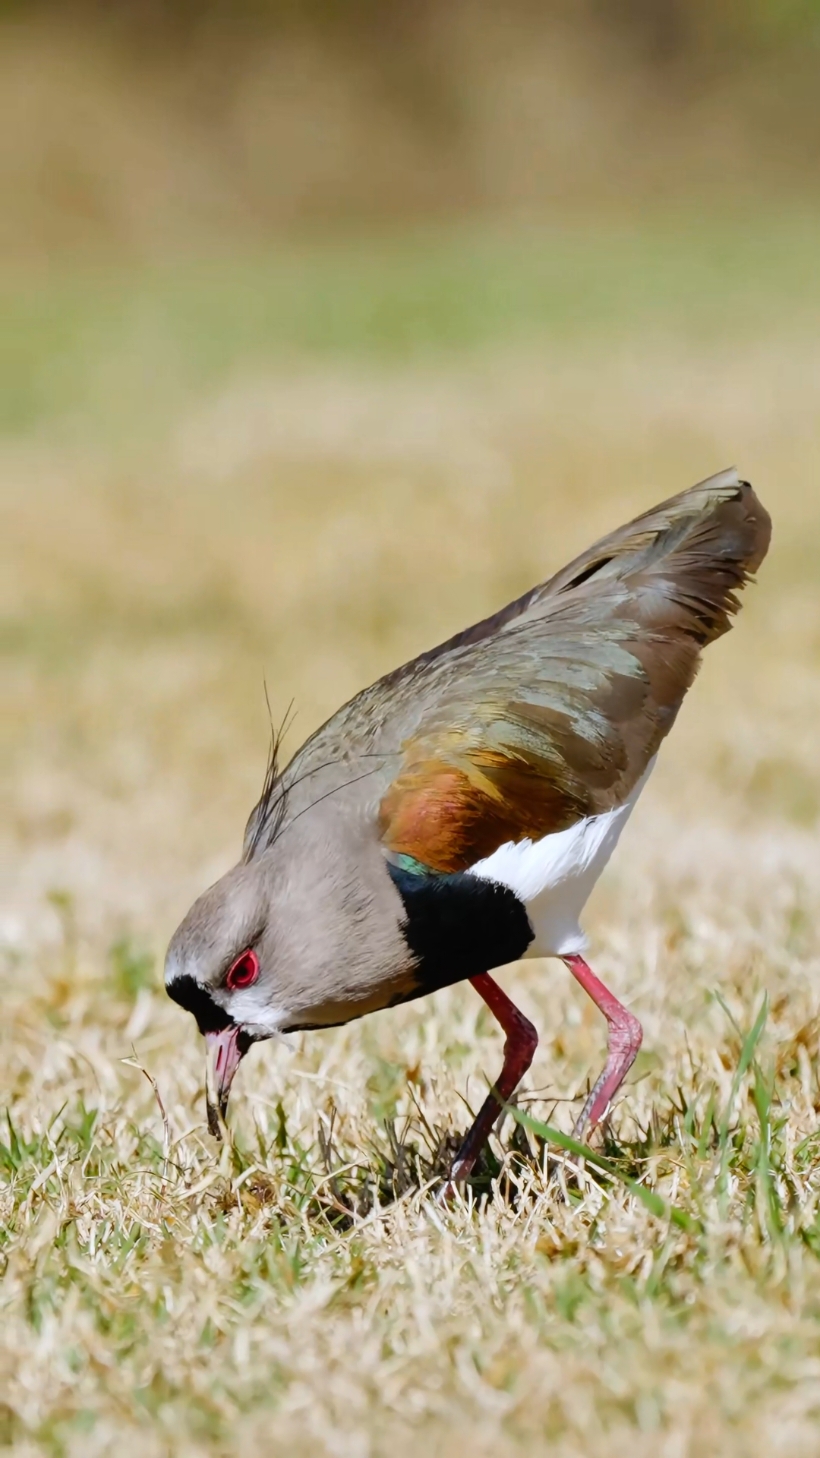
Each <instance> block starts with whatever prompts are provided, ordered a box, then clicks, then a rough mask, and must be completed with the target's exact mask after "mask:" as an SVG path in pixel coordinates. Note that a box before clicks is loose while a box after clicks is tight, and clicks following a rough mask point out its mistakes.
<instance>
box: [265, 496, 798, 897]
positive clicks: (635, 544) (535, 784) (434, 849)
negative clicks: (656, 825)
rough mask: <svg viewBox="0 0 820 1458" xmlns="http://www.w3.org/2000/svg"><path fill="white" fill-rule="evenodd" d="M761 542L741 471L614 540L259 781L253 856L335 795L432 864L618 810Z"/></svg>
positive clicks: (395, 678) (356, 708)
mask: <svg viewBox="0 0 820 1458" xmlns="http://www.w3.org/2000/svg"><path fill="white" fill-rule="evenodd" d="M769 536H770V522H769V518H768V515H767V513H766V512H765V510H764V509H763V507H762V506H761V505H760V502H759V501H758V500H757V497H756V496H755V494H754V492H753V490H752V488H751V486H749V485H748V484H747V483H745V482H742V481H740V480H739V479H738V476H737V473H736V472H735V471H725V472H723V473H721V475H719V476H714V477H712V478H711V479H710V480H708V481H704V482H702V483H701V484H700V485H698V486H695V487H693V488H692V489H691V490H689V491H685V492H683V493H681V494H680V495H679V496H675V497H673V498H672V499H671V500H669V501H667V502H664V503H663V504H662V505H661V506H658V507H656V508H655V509H654V510H653V511H650V512H647V513H646V514H645V515H643V516H640V517H638V518H637V519H636V520H635V521H633V522H631V523H629V524H628V525H627V526H624V527H622V528H620V529H619V530H618V531H616V532H613V533H611V535H610V536H608V537H605V538H603V540H601V541H600V542H598V543H596V545H595V546H594V547H592V548H590V550H589V551H587V552H585V553H584V554H583V555H582V556H580V557H578V558H576V560H575V561H574V562H572V563H570V564H569V566H568V567H565V568H564V569H563V570H562V571H561V572H559V573H557V574H556V575H555V576H554V577H552V578H551V579H550V580H549V581H547V582H545V583H543V584H541V585H540V586H538V587H535V588H533V589H532V591H530V592H528V593H527V594H526V595H525V596H524V597H522V598H520V599H519V600H518V601H517V602H514V603H511V604H510V605H509V606H508V607H506V608H504V609H503V610H502V611H501V612H499V613H497V614H495V615H494V616H493V617H490V618H487V619H486V620H484V621H483V622H481V623H478V624H476V625H475V626H474V627H472V628H468V629H467V630H466V631H465V632H463V633H460V634H458V635H457V636H456V637H454V638H451V639H450V640H448V642H446V643H443V644H441V645H440V646H439V647H438V648H435V649H433V650H431V651H430V652H428V653H424V654H422V655H421V656H420V657H419V658H416V659H414V660H413V661H412V662H411V663H408V664H406V665H404V667H402V668H400V669H397V670H395V671H394V672H393V673H391V674H388V675H387V676H386V677H385V678H383V679H380V680H379V681H378V682H377V683H375V684H373V685H372V686H371V687H370V688H368V689H365V690H364V691H363V692H362V693H361V694H359V695H358V696H357V697H356V698H355V699H352V700H351V701H350V703H349V704H346V705H345V706H344V707H343V708H342V709H340V710H339V712H338V713H337V714H336V715H334V717H333V718H332V719H330V720H329V721H328V723H327V724H325V725H324V726H323V728H321V729H320V730H318V731H317V733H316V734H315V735H313V736H312V738H311V739H310V740H308V742H307V743H306V744H305V745H304V747H303V748H302V749H301V750H300V751H299V752H298V754H297V755H296V756H295V758H294V759H293V760H292V761H291V764H290V765H289V766H288V768H287V769H286V770H285V771H284V773H283V774H282V775H278V774H274V775H272V776H271V777H270V779H269V782H268V784H267V785H266V793H265V794H264V795H263V799H262V800H261V801H260V803H259V805H258V806H257V807H256V809H255V811H254V812H253V815H252V816H251V819H250V821H249V823H248V829H247V832H246V856H251V855H254V854H257V853H258V852H259V850H260V849H262V848H264V846H265V845H266V844H269V843H270V840H271V838H272V837H273V836H275V835H276V834H280V833H282V832H283V831H284V829H285V827H286V826H287V824H288V823H289V821H290V820H292V819H293V817H294V816H295V815H298V814H302V813H306V812H308V811H311V812H312V813H317V812H318V810H319V806H320V805H321V803H323V801H324V799H325V798H326V797H327V796H330V795H333V796H349V797H351V800H353V801H355V802H356V803H357V804H358V805H359V806H362V807H364V808H366V809H367V810H369V811H371V812H372V813H373V815H374V816H375V817H376V819H377V823H378V827H379V831H380V834H381V837H382V840H383V842H384V845H385V847H386V848H387V849H388V850H389V851H391V852H393V853H394V854H395V855H398V856H404V857H409V858H411V859H412V860H413V861H414V862H419V863H421V864H422V865H424V866H426V867H429V868H431V869H434V870H437V871H460V870H465V869H468V868H469V867H470V866H472V865H474V864H475V862H476V861H478V860H480V859H481V858H482V857H485V856H488V855H490V854H492V852H493V851H494V850H495V849H496V848H497V847H498V846H500V845H502V844H505V843H507V842H509V841H518V840H521V839H524V838H529V839H532V840H537V839H539V838H541V837H542V836H544V835H547V834H550V833H551V832H553V831H557V830H564V829H567V828H568V827H569V826H571V825H573V824H575V823H576V822H577V821H578V820H579V819H582V818H585V817H587V816H589V815H596V814H600V813H601V812H603V811H606V810H611V809H613V808H615V807H616V806H618V805H620V804H623V802H624V801H625V800H626V799H627V797H628V796H629V795H630V792H631V791H632V790H633V789H634V787H635V785H636V784H637V782H638V781H639V779H640V778H641V776H642V774H643V773H644V770H645V769H646V766H647V764H648V763H649V761H650V759H651V758H652V757H653V755H654V754H655V753H656V752H657V749H658V747H659V745H660V743H661V740H662V739H663V738H664V736H665V735H666V734H667V733H668V731H669V729H670V727H671V725H672V723H673V722H674V718H675V715H676V713H677V711H678V708H679V707H680V703H681V701H682V699H683V696H684V694H685V692H686V690H687V688H688V687H689V685H690V683H691V682H692V679H693V677H694V675H695V672H696V670H697V666H698V662H699V658H700V654H701V651H702V649H703V648H704V647H705V646H706V645H707V644H709V643H711V642H712V641H713V640H714V639H715V638H718V637H720V635H721V634H722V633H724V632H726V630H727V629H728V628H729V626H730V620H731V616H732V614H733V613H734V612H735V611H736V610H737V607H738V600H737V595H736V594H737V592H738V590H739V589H740V588H742V587H743V585H744V583H745V582H746V581H747V579H748V577H749V575H750V574H751V573H753V572H754V571H755V570H756V568H757V567H758V566H759V564H760V562H761V561H762V560H763V558H764V556H765V554H766V550H767V548H768V544H769Z"/></svg>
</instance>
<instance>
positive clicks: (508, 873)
mask: <svg viewBox="0 0 820 1458" xmlns="http://www.w3.org/2000/svg"><path fill="white" fill-rule="evenodd" d="M654 763H655V761H654V759H652V760H650V762H649V764H648V765H647V767H646V770H645V771H644V774H643V775H642V776H641V778H640V780H639V781H638V783H637V785H636V786H635V788H634V790H633V791H632V794H631V795H630V796H629V798H628V799H627V800H625V801H624V803H623V805H619V806H618V807H617V809H615V810H608V811H607V812H606V814H604V815H590V816H589V817H588V819H586V820H579V821H578V823H577V824H576V825H571V826H570V828H569V830H559V831H556V832H555V833H554V834H553V835H545V836H544V837H543V839H542V840H519V841H512V840H510V841H507V842H506V844H505V845H500V846H499V847H498V850H496V851H493V853H492V855H491V856H487V857H486V858H485V859H484V860H482V861H478V862H477V863H476V865H474V866H471V867H470V874H471V875H473V876H480V877H481V879H482V880H485V881H497V882H499V883H500V884H501V885H502V886H509V888H510V890H511V891H514V892H515V894H516V896H517V897H518V898H519V900H520V901H523V903H524V905H525V906H526V908H527V915H528V917H529V919H530V923H531V925H532V929H533V931H534V933H535V936H534V938H533V941H532V944H531V945H530V947H529V949H528V951H527V956H528V957H566V956H569V955H571V954H572V953H573V952H582V951H583V950H584V947H585V946H586V937H585V936H584V933H583V932H582V931H581V926H580V918H581V912H582V911H583V909H584V907H585V906H586V903H587V901H588V900H589V897H590V895H591V893H592V889H593V887H594V885H595V883H596V881H597V880H598V877H599V876H600V875H601V872H602V871H603V869H604V867H605V865H606V864H607V861H608V860H609V858H610V856H611V855H612V852H613V851H614V849H615V847H616V845H617V844H618V840H619V838H620V834H621V831H622V830H623V828H624V826H625V825H626V822H627V820H628V819H629V816H630V814H631V812H632V809H633V807H634V805H635V801H636V800H637V798H638V796H639V794H640V793H641V790H642V789H643V787H644V785H645V784H646V781H647V780H648V778H649V775H650V774H651V772H652V768H653V765H654Z"/></svg>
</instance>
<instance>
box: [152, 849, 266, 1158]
mask: <svg viewBox="0 0 820 1458" xmlns="http://www.w3.org/2000/svg"><path fill="white" fill-rule="evenodd" d="M273 937H274V932H273V926H272V919H271V916H270V895H269V890H268V877H267V875H266V866H265V858H264V857H261V858H260V859H258V860H254V861H251V862H249V863H243V864H240V865H238V866H235V867H234V868H233V870H231V871H229V872H228V873H227V875H225V876H223V877H222V878H221V880H219V881H217V882H216V884H215V885H213V886H211V887H210V888H209V889H208V890H207V891H206V892H204V894H203V895H202V896H200V897H199V899H198V900H197V901H195V902H194V904H193V906H192V907H191V909H190V911H189V912H188V914H187V916H186V917H185V919H184V921H183V922H182V923H181V924H180V926H179V927H178V928H177V930H176V931H175V932H174V935H173V937H172V938H171V942H170V945H169V947H168V953H167V956H166V959H165V988H166V991H167V993H168V995H169V997H172V998H173V1000H174V1002H177V1003H179V1005H180V1007H184V1008H185V1009H186V1010H187V1011H188V1012H190V1013H192V1014H193V1016H194V1017H195V1018H196V1022H197V1026H198V1028H199V1031H200V1033H202V1035H203V1037H204V1038H205V1042H206V1048H207V1072H206V1095H207V1107H208V1125H209V1127H210V1129H211V1132H212V1133H213V1134H217V1135H218V1134H219V1128H220V1125H219V1116H220V1115H221V1117H222V1118H223V1119H224V1116H225V1112H226V1109H227V1107H228V1095H229V1093H230V1088H231V1083H232V1081H233V1077H234V1074H235V1073H236V1070H237V1068H238V1067H239V1064H240V1062H241V1060H242V1058H243V1057H244V1055H245V1054H246V1053H247V1051H248V1049H249V1048H250V1046H251V1044H252V1043H256V1042H259V1041H260V1040H261V1039H264V1038H272V1037H274V1036H275V1035H276V1033H278V1032H279V1030H280V1028H281V1026H282V1022H283V1018H284V1015H283V1011H282V1008H281V1006H279V1005H278V1002H277V985H276V977H275V973H274V965H275V957H274V948H273Z"/></svg>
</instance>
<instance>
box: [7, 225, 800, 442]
mask: <svg viewBox="0 0 820 1458" xmlns="http://www.w3.org/2000/svg"><path fill="white" fill-rule="evenodd" d="M817 238H818V217H817V216H816V215H814V214H813V213H812V212H810V211H795V210H792V211H791V212H788V213H780V214H776V215H773V216H771V217H769V218H767V219H762V220H750V219H748V218H739V217H735V218H732V217H723V218H722V219H720V218H718V219H715V218H712V219H711V220H710V222H709V225H708V226H704V225H703V224H702V223H701V222H700V221H699V220H696V219H686V220H682V219H680V218H677V219H668V218H667V219H662V218H655V219H650V218H646V219H645V220H644V222H643V224H642V225H641V226H637V225H635V226H633V227H631V228H626V227H621V228H615V227H611V226H610V227H609V228H608V229H607V231H606V233H605V234H604V235H603V236H602V234H601V230H600V229H599V228H598V227H595V226H583V227H574V228H570V227H567V228H564V229H558V228H554V229H550V230H547V229H543V228H529V229H522V228H519V229H507V230H501V229H496V230H489V231H488V230H487V229H486V228H471V227H467V226H462V227H460V228H451V229H448V230H417V231H416V232H415V233H412V234H410V235H403V236H402V237H399V238H395V239H393V240H389V239H388V240H385V239H382V240H381V241H379V242H378V243H365V242H362V243H348V244H344V245H343V244H340V243H339V242H338V241H335V242H331V243H328V244H326V245H320V244H313V245H310V246H307V245H301V246H299V247H296V246H287V245H284V244H282V245H279V246H278V247H271V248H270V249H268V250H265V251H248V252H245V253H243V254H240V255H237V254H236V253H234V254H233V255H230V256H225V257H213V258H210V259H205V258H203V259H198V260H192V259H188V260H186V261H181V260H174V261H170V262H169V263H167V264H165V265H152V266H147V265H137V264H133V263H132V264H129V265H125V264H123V265H120V266H118V267H114V266H110V267H108V268H106V269H103V270H100V269H99V268H97V269H87V270H82V269H79V270H78V269H77V268H66V269H64V270H57V271H54V272H52V273H51V274H49V275H48V276H38V277H36V278H31V279H29V280H28V282H26V283H21V281H20V279H19V278H17V277H15V278H14V279H13V281H11V282H6V284H5V285H4V284H3V281H2V278H0V313H2V316H3V318H4V320H5V321H6V323H5V327H4V329H3V331H2V332H0V429H2V430H3V431H4V432H5V433H7V434H11V435H17V434H23V433H29V432H32V431H38V430H40V431H42V430H52V429H55V428H58V429H59V430H60V431H62V432H63V433H65V432H66V431H68V432H69V433H70V432H71V430H72V429H77V430H79V431H82V422H83V419H84V418H86V417H87V416H90V417H92V418H93V419H94V420H95V422H96V428H97V430H99V429H100V428H102V429H103V432H105V430H106V429H107V430H109V431H110V432H112V433H113V434H115V435H116V434H118V433H119V432H120V431H122V430H125V431H129V430H132V429H134V428H137V429H138V430H139V431H140V432H141V433H144V432H145V430H146V429H147V428H150V426H151V424H152V423H153V424H154V425H156V426H158V427H161V425H162V423H163V421H164V420H166V419H168V418H169V417H170V415H171V414H172V413H173V412H174V411H175V410H176V409H177V408H178V407H179V406H180V405H182V404H184V403H185V401H186V399H187V398H188V397H189V396H195V395H197V394H199V393H201V392H202V391H208V390H211V389H214V388H217V387H219V386H220V385H222V384H224V383H225V382H226V381H227V380H229V379H230V378H231V376H232V375H233V374H235V373H236V372H238V371H241V372H242V373H243V375H244V374H247V373H248V372H251V373H253V372H258V371H260V370H264V369H265V368H266V367H268V368H271V367H277V366H280V365H282V364H283V363H285V362H287V361H288V360H293V359H294V358H299V357H307V358H311V359H316V358H323V357H330V358H334V357H348V358H349V359H351V360H355V359H356V358H358V359H360V360H364V361H367V360H383V361H389V360H393V361H408V360H413V359H414V358H417V357H429V356H430V355H431V354H432V355H434V354H436V353H442V352H450V353H452V352H460V351H466V350H475V349H481V348H483V347H484V346H491V345H493V344H497V343H499V342H502V343H503V342H507V341H509V342H515V343H524V344H528V343H530V344H537V343H541V342H544V341H548V340H549V339H551V338H556V339H560V340H566V339H567V338H569V337H575V338H578V337H579V336H581V337H583V336H584V335H585V334H587V335H589V334H590V333H593V334H594V333H595V332H596V331H605V332H606V333H607V336H608V337H609V338H610V339H611V338H612V336H613V334H617V333H619V332H621V333H623V335H624V337H628V336H629V335H630V333H633V332H635V331H637V333H638V334H639V335H643V337H646V333H647V330H649V331H650V332H652V333H659V334H663V333H665V332H666V333H672V332H674V334H675V335H676V337H678V338H681V339H685V338H686V337H690V338H691V337H693V336H695V337H708V338H712V339H715V338H718V337H720V336H721V335H726V334H731V335H732V336H733V337H734V339H735V340H738V339H741V340H742V339H743V338H744V337H748V338H752V337H753V336H754V335H755V334H757V333H759V332H760V331H766V330H768V329H771V328H772V327H775V326H777V325H778V323H783V322H785V321H788V322H789V323H790V324H792V323H793V324H799V325H802V326H804V327H805V328H806V329H811V328H812V327H813V328H815V329H816V327H817V324H818V322H820V270H819V269H818V267H817Z"/></svg>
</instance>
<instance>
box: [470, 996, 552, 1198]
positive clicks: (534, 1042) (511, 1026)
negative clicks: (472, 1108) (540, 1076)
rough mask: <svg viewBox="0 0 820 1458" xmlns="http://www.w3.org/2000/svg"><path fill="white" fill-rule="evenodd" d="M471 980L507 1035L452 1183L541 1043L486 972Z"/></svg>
mask: <svg viewBox="0 0 820 1458" xmlns="http://www.w3.org/2000/svg"><path fill="white" fill-rule="evenodd" d="M470 981H471V983H472V985H473V987H474V988H475V990H476V992H478V993H479V994H480V995H481V997H483V998H484V1001H485V1002H486V1004H487V1006H488V1008H489V1009H490V1012H492V1013H494V1014H495V1016H496V1017H497V1018H498V1021H499V1022H500V1024H501V1026H502V1028H503V1029H504V1032H505V1033H506V1034H507V1039H506V1042H505V1044H504V1067H503V1068H502V1070H501V1073H500V1075H499V1077H498V1079H497V1080H496V1083H495V1087H494V1088H492V1089H491V1090H490V1092H489V1093H488V1095H487V1097H486V1099H485V1100H484V1103H483V1104H482V1105H481V1108H480V1109H479V1112H478V1114H477V1116H476V1119H475V1122H474V1124H473V1126H472V1128H471V1129H470V1131H469V1133H468V1134H467V1136H466V1138H465V1140H464V1142H463V1144H462V1146H461V1148H460V1149H459V1151H458V1154H457V1155H456V1158H455V1161H454V1163H453V1168H452V1172H451V1174H450V1181H449V1186H450V1187H451V1186H452V1185H454V1184H457V1183H458V1182H459V1181H461V1180H466V1179H467V1178H468V1176H469V1174H470V1173H471V1171H472V1168H473V1165H474V1164H475V1162H476V1160H477V1158H478V1156H479V1154H480V1153H481V1150H482V1149H483V1147H484V1145H485V1143H486V1141H487V1138H488V1136H489V1133H490V1130H491V1129H492V1127H493V1124H494V1123H495V1121H496V1119H497V1118H498V1116H499V1114H500V1113H501V1110H502V1108H503V1106H504V1104H506V1103H507V1101H508V1100H509V1098H510V1097H511V1095H512V1094H513V1093H514V1091H515V1089H516V1088H517V1087H518V1084H519V1083H520V1082H521V1079H522V1078H523V1077H524V1074H525V1073H526V1071H527V1069H528V1068H529V1066H530V1064H531V1063H532V1060H533V1055H534V1053H535V1050H536V1048H537V1046H538V1034H537V1033H536V1031H535V1028H534V1027H533V1025H532V1023H531V1022H530V1020H529V1018H525V1017H524V1014H523V1013H521V1012H519V1011H518V1008H517V1007H516V1006H515V1004H514V1003H512V1002H510V999H509V998H508V997H507V995H506V993H505V992H502V991H501V988H500V987H499V986H498V983H497V982H494V981H493V979H492V977H490V976H489V974H488V973H487V972H482V973H481V974H480V975H479V976H478V977H471V978H470Z"/></svg>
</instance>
